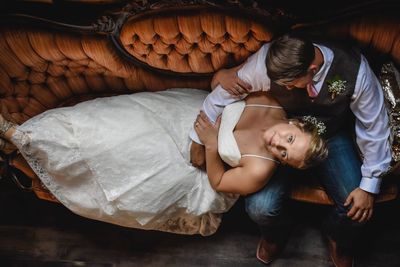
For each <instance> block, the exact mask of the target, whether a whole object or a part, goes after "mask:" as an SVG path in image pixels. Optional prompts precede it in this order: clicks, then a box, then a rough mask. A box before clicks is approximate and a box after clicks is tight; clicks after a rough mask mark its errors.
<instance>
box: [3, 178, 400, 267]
mask: <svg viewBox="0 0 400 267" xmlns="http://www.w3.org/2000/svg"><path fill="white" fill-rule="evenodd" d="M292 207H293V211H294V215H295V216H296V218H297V221H298V224H297V225H296V226H295V228H294V229H293V231H292V234H291V238H290V241H289V242H288V244H287V246H286V247H285V250H284V251H283V254H282V255H281V257H280V258H279V259H278V260H276V261H275V262H273V263H272V264H271V265H270V266H272V267H280V266H285V267H287V266H294V267H306V266H307V267H309V266H313V267H331V266H333V264H332V263H331V261H330V260H329V256H328V252H327V249H326V246H325V243H324V240H323V238H322V236H321V233H320V231H319V224H320V218H321V216H323V215H324V214H325V213H326V207H321V206H315V205H309V204H302V203H293V205H292ZM399 208H400V201H399V200H396V201H393V202H391V203H385V204H382V205H379V206H378V207H377V210H376V217H375V218H374V220H373V221H372V222H371V223H370V224H369V225H368V226H367V229H366V230H367V231H368V232H369V233H370V236H368V237H364V239H363V242H362V244H361V246H360V248H359V249H358V255H357V265H356V266H363V267H364V266H365V267H377V266H385V267H398V266H400V253H399V252H400V227H399V226H400V219H398V218H395V216H393V214H394V213H398V212H399V210H400V209H399ZM0 210H1V211H2V216H1V221H0V236H1V239H0V266H11V267H14V266H29V267H36V266H41V267H42V266H46V267H47V266H51V267H53V266H55V267H57V266H59V267H69V266H93V267H114V266H115V267H117V266H118V267H125V266H163V267H164V266H166V267H169V266H194V267H196V266H221V267H225V266H226V267H228V266H229V267H231V266H235V267H236V266H237V267H250V266H251V267H253V266H254V267H257V266H263V265H262V264H261V263H259V262H258V261H257V260H256V258H255V255H254V254H255V249H256V246H257V242H258V239H259V235H258V229H257V226H256V225H255V224H254V223H252V222H251V221H250V219H249V218H248V217H247V215H246V214H245V212H244V210H243V201H239V202H238V203H237V205H235V207H234V208H233V209H232V210H231V211H230V212H229V213H227V214H226V216H225V217H224V220H223V223H222V225H221V228H220V229H219V230H218V232H217V233H216V234H214V235H212V236H209V237H200V236H182V235H174V234H169V233H162V232H156V231H142V230H136V229H128V228H123V227H119V226H115V225H111V224H106V223H102V222H98V221H94V220H89V219H86V218H82V217H80V216H77V215H75V214H73V213H71V212H69V211H68V210H67V209H65V208H64V207H63V206H61V205H59V204H54V203H50V202H46V201H42V200H39V199H37V198H36V197H35V196H34V195H33V194H31V193H28V192H22V191H20V190H18V189H17V188H15V186H14V184H11V183H10V182H8V181H5V180H0Z"/></svg>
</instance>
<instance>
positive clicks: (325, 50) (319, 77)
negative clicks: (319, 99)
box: [313, 44, 334, 91]
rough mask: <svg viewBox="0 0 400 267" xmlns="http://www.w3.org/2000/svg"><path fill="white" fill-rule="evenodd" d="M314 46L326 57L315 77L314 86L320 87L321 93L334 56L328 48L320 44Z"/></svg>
mask: <svg viewBox="0 0 400 267" xmlns="http://www.w3.org/2000/svg"><path fill="white" fill-rule="evenodd" d="M314 46H316V47H317V48H318V49H319V50H320V51H321V53H322V56H323V57H324V63H323V64H322V66H321V68H320V69H319V70H318V72H317V73H316V74H315V75H314V77H313V81H314V84H316V86H317V87H319V88H318V91H319V89H321V87H322V82H323V81H324V79H325V77H326V75H327V74H328V70H329V68H330V67H331V64H332V61H333V57H334V54H333V51H332V50H331V49H329V48H328V47H326V46H323V45H319V44H314Z"/></svg>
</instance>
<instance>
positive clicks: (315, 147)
mask: <svg viewBox="0 0 400 267" xmlns="http://www.w3.org/2000/svg"><path fill="white" fill-rule="evenodd" d="M289 122H290V123H291V124H293V125H296V126H297V127H299V128H300V129H301V130H302V131H303V132H305V133H307V134H309V135H310V136H311V141H310V145H309V146H308V149H307V151H306V155H305V158H304V161H303V164H302V165H301V166H299V167H298V168H300V169H307V168H310V167H312V166H315V165H317V164H318V163H320V162H322V161H323V160H324V159H326V157H327V156H328V146H327V144H326V141H325V140H324V139H323V138H322V137H321V136H320V133H318V129H317V127H316V126H315V125H314V124H312V123H310V122H308V121H300V120H298V119H290V120H289Z"/></svg>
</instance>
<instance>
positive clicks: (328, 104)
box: [271, 44, 361, 138]
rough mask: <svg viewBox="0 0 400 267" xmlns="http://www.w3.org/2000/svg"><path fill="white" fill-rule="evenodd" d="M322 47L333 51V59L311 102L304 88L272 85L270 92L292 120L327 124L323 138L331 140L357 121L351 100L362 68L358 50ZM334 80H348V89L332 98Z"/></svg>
mask: <svg viewBox="0 0 400 267" xmlns="http://www.w3.org/2000/svg"><path fill="white" fill-rule="evenodd" d="M323 45H324V46H326V47H328V48H330V49H331V50H332V51H333V53H334V59H333V62H332V65H331V67H330V69H329V71H328V73H327V75H326V78H325V80H324V82H323V85H322V88H321V90H320V92H319V94H318V96H317V97H316V98H314V99H313V100H311V99H310V98H309V97H308V94H307V90H305V89H298V88H294V89H292V90H288V89H286V87H284V86H279V85H277V84H276V83H271V92H272V94H273V95H274V96H275V97H276V99H277V100H278V101H279V103H280V104H281V105H282V106H283V108H284V109H285V110H286V112H287V113H288V116H289V118H293V117H294V118H296V117H297V118H299V117H302V116H307V115H311V116H314V117H316V118H317V119H318V120H320V121H322V122H324V124H325V125H326V128H327V131H326V133H325V135H324V136H325V137H327V138H329V137H331V136H332V135H334V134H335V133H337V132H338V131H339V130H340V129H343V127H345V126H346V125H348V124H349V123H350V122H352V121H353V120H354V115H353V113H352V112H351V110H350V101H351V96H352V95H353V92H354V87H355V83H356V80H357V75H358V71H359V68H360V62H361V55H360V53H359V52H358V51H355V50H351V49H341V48H338V47H337V46H336V47H335V46H332V45H325V44H323ZM334 77H339V79H340V80H342V81H346V87H345V89H344V90H343V91H342V92H341V93H340V94H337V95H336V96H335V97H334V98H332V93H330V92H329V90H328V87H329V81H332V79H333V78H334Z"/></svg>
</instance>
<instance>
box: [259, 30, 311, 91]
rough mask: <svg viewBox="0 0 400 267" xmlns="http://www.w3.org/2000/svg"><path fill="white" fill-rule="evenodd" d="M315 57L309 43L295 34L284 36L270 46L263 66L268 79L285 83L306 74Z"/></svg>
mask: <svg viewBox="0 0 400 267" xmlns="http://www.w3.org/2000/svg"><path fill="white" fill-rule="evenodd" d="M314 57H315V50H314V45H313V43H312V42H311V41H309V40H308V39H306V38H304V37H300V36H298V35H295V34H285V35H282V36H280V37H278V38H276V39H275V40H273V41H272V42H271V44H270V47H269V50H268V53H267V56H266V59H265V65H266V67H267V75H268V77H269V78H270V79H271V80H272V81H274V82H276V83H278V84H281V83H287V82H291V81H293V80H295V79H298V78H300V77H302V76H305V75H306V74H307V71H308V68H309V67H310V65H311V63H312V62H313V60H314Z"/></svg>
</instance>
